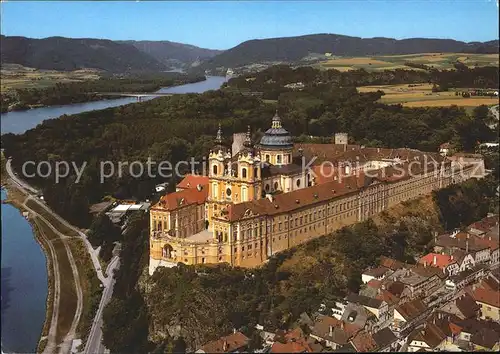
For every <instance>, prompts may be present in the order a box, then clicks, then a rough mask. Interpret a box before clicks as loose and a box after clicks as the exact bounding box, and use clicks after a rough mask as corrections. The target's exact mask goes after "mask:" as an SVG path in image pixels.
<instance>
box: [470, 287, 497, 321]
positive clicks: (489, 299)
mask: <svg viewBox="0 0 500 354" xmlns="http://www.w3.org/2000/svg"><path fill="white" fill-rule="evenodd" d="M471 295H472V297H473V298H474V300H475V301H476V303H477V304H478V305H479V306H481V310H480V311H481V318H482V319H487V320H493V321H500V291H498V289H492V288H491V287H489V286H487V285H483V284H481V285H480V286H474V285H473V287H472V293H471Z"/></svg>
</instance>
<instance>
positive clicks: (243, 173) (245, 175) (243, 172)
mask: <svg viewBox="0 0 500 354" xmlns="http://www.w3.org/2000/svg"><path fill="white" fill-rule="evenodd" d="M241 177H242V178H247V169H246V168H245V167H243V168H242V169H241Z"/></svg>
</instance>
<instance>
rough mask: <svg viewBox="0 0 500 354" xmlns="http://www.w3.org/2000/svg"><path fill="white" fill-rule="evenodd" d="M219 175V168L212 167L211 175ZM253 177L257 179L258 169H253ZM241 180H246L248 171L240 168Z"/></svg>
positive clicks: (216, 166)
mask: <svg viewBox="0 0 500 354" xmlns="http://www.w3.org/2000/svg"><path fill="white" fill-rule="evenodd" d="M218 173H219V166H218V165H215V164H214V165H212V175H213V176H217V175H218ZM253 175H254V178H259V169H258V168H257V167H255V168H254V169H253ZM240 176H241V178H242V179H246V178H248V170H247V168H246V167H242V168H241V174H240Z"/></svg>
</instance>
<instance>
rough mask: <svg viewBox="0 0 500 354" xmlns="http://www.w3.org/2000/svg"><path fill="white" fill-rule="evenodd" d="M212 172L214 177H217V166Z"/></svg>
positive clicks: (213, 167)
mask: <svg viewBox="0 0 500 354" xmlns="http://www.w3.org/2000/svg"><path fill="white" fill-rule="evenodd" d="M212 172H213V174H214V176H216V175H217V165H213V166H212Z"/></svg>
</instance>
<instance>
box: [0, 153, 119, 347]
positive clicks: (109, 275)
mask: <svg viewBox="0 0 500 354" xmlns="http://www.w3.org/2000/svg"><path fill="white" fill-rule="evenodd" d="M6 170H7V173H8V174H9V177H10V179H11V180H12V181H13V182H14V183H15V184H17V185H18V187H19V188H20V189H21V191H23V192H24V193H25V194H26V195H28V197H27V198H26V200H25V201H24V205H23V206H24V207H25V208H26V209H27V210H28V211H30V213H32V215H35V216H37V217H39V218H40V219H41V220H43V221H44V222H45V223H46V224H47V225H48V226H49V227H50V228H51V229H52V230H53V231H54V232H55V233H56V234H57V235H58V236H59V238H60V239H61V240H62V241H63V243H64V245H65V248H66V252H67V254H68V260H69V261H70V265H71V268H72V272H73V276H74V279H75V287H76V293H77V298H78V301H77V310H76V312H75V315H74V317H73V321H72V323H71V327H70V330H69V332H68V334H67V335H66V337H65V338H64V340H63V342H62V343H61V347H60V351H59V353H60V354H66V353H69V352H70V350H71V344H72V341H73V339H74V337H75V334H76V327H77V326H78V323H79V321H80V317H81V314H82V309H83V294H82V289H81V284H80V278H79V276H78V268H77V267H76V264H75V261H74V258H73V255H72V253H71V250H70V249H69V247H68V246H67V244H66V242H65V241H64V240H65V239H66V238H68V237H69V236H67V235H63V234H62V233H60V232H59V230H57V229H56V228H55V227H54V226H53V225H52V224H50V223H49V221H48V220H47V219H45V218H44V217H43V216H42V215H40V214H38V213H36V212H35V211H34V210H32V209H30V208H29V207H28V206H27V205H26V204H25V203H26V202H27V201H28V200H30V199H32V200H33V201H34V202H36V203H37V204H38V205H40V206H41V207H42V208H44V209H45V210H46V211H47V212H48V213H50V214H51V215H52V216H53V217H54V218H56V219H57V220H58V221H59V222H61V223H62V224H63V225H65V226H66V227H68V228H70V229H71V230H73V231H75V232H76V233H77V234H78V235H79V237H80V238H81V239H82V240H83V242H84V244H85V246H86V248H87V251H88V253H89V255H90V258H91V259H92V264H93V266H94V269H95V272H96V274H97V277H98V278H99V280H100V281H101V283H102V285H103V287H104V289H103V295H102V298H101V302H100V304H99V309H98V311H97V313H96V316H95V318H94V323H93V325H92V329H91V333H90V335H89V339H88V341H87V346H86V347H85V348H86V350H85V352H86V353H89V354H96V353H104V352H108V350H107V349H106V348H104V346H103V345H102V343H101V338H102V330H101V326H102V311H103V310H104V307H105V306H106V305H107V303H108V302H109V300H110V299H111V295H112V294H113V286H114V282H115V281H114V278H113V271H114V270H115V269H117V268H118V267H119V257H118V256H115V257H114V258H113V259H112V260H111V262H110V264H109V266H108V269H107V270H106V276H104V274H103V272H102V269H101V265H100V262H99V259H98V252H97V251H96V250H94V249H93V248H92V245H91V244H90V242H89V240H88V239H87V236H86V235H85V234H84V233H83V232H82V231H80V230H79V229H77V228H75V227H74V226H73V225H71V224H69V223H68V222H67V221H66V220H64V219H63V218H61V217H60V216H59V215H58V214H56V213H55V212H54V211H52V210H51V209H50V208H49V207H48V206H47V205H46V204H45V203H42V202H41V201H40V200H39V199H38V198H36V197H33V196H32V195H31V194H30V192H31V193H34V194H37V195H38V194H39V193H40V192H39V191H38V190H37V189H36V188H33V187H32V186H30V185H29V184H28V183H26V182H24V181H23V180H21V179H20V178H18V177H17V176H16V174H15V173H14V172H13V171H12V167H11V159H8V160H7V163H6ZM49 244H50V245H51V243H50V242H49ZM51 251H52V250H51ZM54 255H55V252H54ZM54 259H55V260H56V261H57V258H54ZM55 263H57V262H55ZM57 274H58V272H57ZM57 278H59V276H57ZM56 292H57V291H56ZM58 306H59V302H58V301H57V303H54V312H55V313H56V316H57V313H58ZM56 307H57V308H56ZM54 312H53V319H52V321H51V326H50V329H49V335H48V339H49V341H48V344H47V346H46V348H45V350H44V353H52V352H55V349H56V347H57V344H58V343H54V342H53V341H54V340H55V329H56V327H57V320H55V321H54ZM51 339H52V340H51ZM89 342H90V345H89ZM87 347H90V348H89V350H87Z"/></svg>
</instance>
